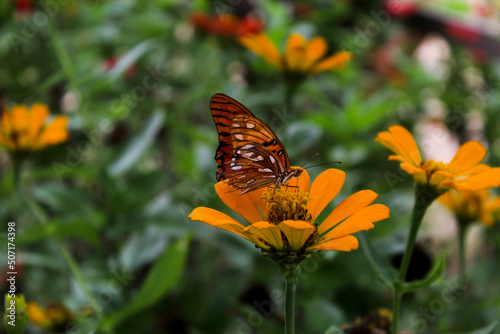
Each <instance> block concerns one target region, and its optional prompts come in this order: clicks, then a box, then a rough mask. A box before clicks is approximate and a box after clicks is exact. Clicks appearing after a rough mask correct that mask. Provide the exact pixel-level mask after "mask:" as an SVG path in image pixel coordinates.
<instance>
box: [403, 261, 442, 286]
mask: <svg viewBox="0 0 500 334" xmlns="http://www.w3.org/2000/svg"><path fill="white" fill-rule="evenodd" d="M445 270H446V262H445V258H444V256H441V257H440V258H439V259H438V260H437V261H436V262H435V263H434V266H432V269H431V271H430V272H429V274H428V275H427V277H426V278H425V279H423V280H414V281H411V282H405V283H401V291H403V292H404V293H406V292H412V291H417V290H420V289H423V288H425V287H428V286H430V285H431V284H433V283H434V282H436V281H437V280H438V279H440V278H441V277H443V274H444V272H445Z"/></svg>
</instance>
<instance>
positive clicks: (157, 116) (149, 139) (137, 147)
mask: <svg viewBox="0 0 500 334" xmlns="http://www.w3.org/2000/svg"><path fill="white" fill-rule="evenodd" d="M164 119H165V116H164V113H163V112H162V111H161V110H156V111H155V113H154V114H153V116H152V117H151V118H150V120H149V122H148V124H147V125H146V127H145V128H144V130H143V131H142V132H141V133H140V134H139V135H138V136H136V137H135V138H134V139H132V141H131V142H130V143H129V145H127V147H126V148H125V151H124V152H123V153H122V154H121V155H120V157H119V158H118V159H117V160H116V161H115V162H114V163H113V164H111V166H110V167H109V169H108V172H109V174H110V175H111V176H118V175H121V174H123V173H125V172H127V171H128V170H129V169H130V168H132V167H133V166H134V164H135V163H136V162H137V161H139V159H140V158H141V157H142V156H143V155H144V153H145V152H146V150H147V149H148V148H149V147H150V146H151V145H152V144H153V142H154V139H155V137H156V135H157V134H158V132H159V131H160V129H161V127H162V125H163V120H164Z"/></svg>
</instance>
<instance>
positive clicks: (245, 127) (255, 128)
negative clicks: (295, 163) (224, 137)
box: [230, 115, 290, 171]
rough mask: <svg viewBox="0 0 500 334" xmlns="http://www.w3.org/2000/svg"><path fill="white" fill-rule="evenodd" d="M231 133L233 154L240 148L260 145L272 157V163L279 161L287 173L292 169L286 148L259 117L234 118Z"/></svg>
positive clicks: (243, 116)
mask: <svg viewBox="0 0 500 334" xmlns="http://www.w3.org/2000/svg"><path fill="white" fill-rule="evenodd" d="M230 132H231V141H232V145H233V154H234V152H235V151H236V150H237V149H238V148H243V147H245V146H246V145H253V144H260V145H262V146H263V147H264V148H265V149H267V150H268V151H269V152H268V156H271V158H270V160H271V161H272V160H273V159H277V161H278V162H279V163H280V164H281V166H282V167H283V169H284V170H285V171H287V170H289V169H290V160H289V159H288V154H287V152H286V150H285V147H284V146H283V144H282V143H281V141H280V140H279V138H278V136H276V135H275V134H274V132H273V130H271V129H270V128H269V126H267V124H266V123H264V122H263V121H261V120H260V119H258V118H257V117H255V116H253V115H238V116H236V117H234V118H233V121H232V122H231V129H230ZM272 163H273V164H274V162H272Z"/></svg>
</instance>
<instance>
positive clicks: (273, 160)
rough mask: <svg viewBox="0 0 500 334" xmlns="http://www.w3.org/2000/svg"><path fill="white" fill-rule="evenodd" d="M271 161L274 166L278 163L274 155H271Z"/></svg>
mask: <svg viewBox="0 0 500 334" xmlns="http://www.w3.org/2000/svg"><path fill="white" fill-rule="evenodd" d="M269 160H271V163H273V164H275V163H276V159H274V157H273V156H272V155H269Z"/></svg>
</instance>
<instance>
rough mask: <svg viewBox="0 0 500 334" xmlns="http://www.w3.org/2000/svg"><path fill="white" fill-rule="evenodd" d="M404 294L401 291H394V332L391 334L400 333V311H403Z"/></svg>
mask: <svg viewBox="0 0 500 334" xmlns="http://www.w3.org/2000/svg"><path fill="white" fill-rule="evenodd" d="M402 297H403V293H402V291H401V290H400V289H394V298H393V300H392V330H391V333H397V332H398V321H399V311H400V309H401V298H402Z"/></svg>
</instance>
